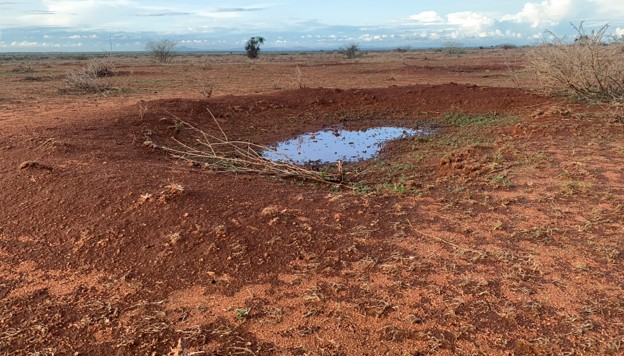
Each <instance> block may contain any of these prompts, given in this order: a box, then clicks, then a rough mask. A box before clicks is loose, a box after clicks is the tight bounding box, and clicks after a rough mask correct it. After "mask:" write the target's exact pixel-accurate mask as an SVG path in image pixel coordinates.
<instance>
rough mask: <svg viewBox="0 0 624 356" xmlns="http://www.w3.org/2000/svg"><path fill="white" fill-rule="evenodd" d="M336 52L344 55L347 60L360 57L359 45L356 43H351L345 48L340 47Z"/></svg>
mask: <svg viewBox="0 0 624 356" xmlns="http://www.w3.org/2000/svg"><path fill="white" fill-rule="evenodd" d="M338 52H339V53H340V54H342V55H344V56H345V57H346V58H347V59H353V58H356V57H359V56H360V55H361V52H360V45H358V44H357V43H351V44H350V45H348V46H346V47H342V48H340V49H339V50H338Z"/></svg>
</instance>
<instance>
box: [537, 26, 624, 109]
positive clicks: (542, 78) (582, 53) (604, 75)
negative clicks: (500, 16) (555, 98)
mask: <svg viewBox="0 0 624 356" xmlns="http://www.w3.org/2000/svg"><path fill="white" fill-rule="evenodd" d="M572 27H573V28H574V30H575V31H576V33H577V36H576V38H575V40H574V41H567V40H566V39H565V38H563V37H558V36H557V35H555V34H554V33H552V32H550V34H551V35H552V40H550V41H547V42H544V43H543V44H541V45H540V46H538V47H536V48H534V49H533V50H532V51H531V52H530V53H529V69H530V70H531V71H532V72H533V74H535V76H536V77H537V79H538V80H539V82H540V84H541V86H542V87H543V88H544V89H546V90H547V91H549V92H553V91H556V92H563V93H565V94H568V95H571V96H575V97H576V98H579V99H582V100H613V101H622V100H624V44H623V43H622V42H621V41H612V40H610V39H607V37H606V36H605V34H606V31H607V28H608V25H604V26H602V27H601V28H600V29H599V30H598V31H592V32H591V33H586V32H585V29H584V28H583V23H582V22H581V24H580V25H579V26H575V25H574V24H572Z"/></svg>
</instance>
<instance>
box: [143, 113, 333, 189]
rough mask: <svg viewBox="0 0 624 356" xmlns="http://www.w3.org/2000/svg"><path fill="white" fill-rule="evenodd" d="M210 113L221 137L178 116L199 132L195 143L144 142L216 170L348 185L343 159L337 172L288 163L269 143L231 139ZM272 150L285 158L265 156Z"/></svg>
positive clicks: (180, 124) (174, 155)
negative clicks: (274, 158) (170, 144)
mask: <svg viewBox="0 0 624 356" xmlns="http://www.w3.org/2000/svg"><path fill="white" fill-rule="evenodd" d="M208 112H209V113H210V116H211V117H212V119H213V121H214V123H215V125H216V126H217V127H218V129H219V132H220V133H221V137H217V136H213V135H211V134H209V133H207V132H205V131H203V130H201V129H199V128H198V127H195V126H193V125H192V124H190V123H188V122H186V121H184V120H181V119H180V118H178V117H175V116H174V117H175V119H176V120H177V123H176V127H180V128H182V127H184V128H187V129H190V130H191V131H193V132H195V133H196V134H197V137H196V138H195V140H194V142H182V141H180V140H178V139H176V138H173V140H174V142H175V143H176V144H177V145H178V147H170V146H167V145H160V144H156V143H155V142H154V141H152V140H147V141H145V142H144V144H145V145H146V146H149V147H153V148H157V149H161V150H163V151H166V152H168V153H170V154H171V155H172V156H173V157H175V158H179V159H181V160H184V161H187V162H191V163H193V164H197V165H199V166H201V167H203V168H206V169H209V170H210V171H213V172H236V173H251V174H261V175H269V176H276V177H282V178H298V179H302V180H306V181H312V182H317V183H324V184H330V185H344V184H343V181H344V173H343V170H342V163H341V162H338V166H337V173H336V174H331V173H327V172H319V171H314V170H310V169H307V168H304V167H301V166H298V165H295V164H292V163H288V162H286V161H288V160H289V158H288V157H287V156H283V155H282V154H280V153H279V152H276V151H274V150H273V149H271V148H270V147H268V146H263V145H259V144H255V143H251V142H244V141H235V140H230V139H229V138H228V136H227V135H226V134H225V132H224V131H223V129H222V128H221V126H220V125H219V122H218V121H217V119H216V118H215V117H214V115H213V114H212V113H211V112H210V110H208ZM180 131H181V129H180ZM269 151H271V152H274V153H276V154H277V155H279V156H283V158H284V161H272V160H269V159H267V158H265V157H263V156H262V152H269Z"/></svg>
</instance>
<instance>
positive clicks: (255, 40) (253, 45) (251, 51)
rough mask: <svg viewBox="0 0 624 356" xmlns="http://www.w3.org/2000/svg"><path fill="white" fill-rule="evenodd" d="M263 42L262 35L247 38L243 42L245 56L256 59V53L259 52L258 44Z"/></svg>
mask: <svg viewBox="0 0 624 356" xmlns="http://www.w3.org/2000/svg"><path fill="white" fill-rule="evenodd" d="M263 43H264V37H260V36H257V37H252V38H250V39H249V40H247V43H246V44H245V51H246V52H247V58H251V59H256V58H258V53H260V45H261V44H263Z"/></svg>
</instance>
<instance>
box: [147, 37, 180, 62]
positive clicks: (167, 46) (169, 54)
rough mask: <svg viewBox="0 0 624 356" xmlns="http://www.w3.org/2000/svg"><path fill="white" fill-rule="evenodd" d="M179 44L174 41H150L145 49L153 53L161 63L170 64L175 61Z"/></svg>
mask: <svg viewBox="0 0 624 356" xmlns="http://www.w3.org/2000/svg"><path fill="white" fill-rule="evenodd" d="M177 45H178V43H177V42H176V41H173V40H160V41H149V42H147V43H146V44H145V48H147V50H148V51H150V52H152V56H153V57H154V58H156V59H157V60H158V61H159V62H161V63H169V62H171V60H172V59H173V56H174V53H173V52H174V50H175V48H176V46H177Z"/></svg>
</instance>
